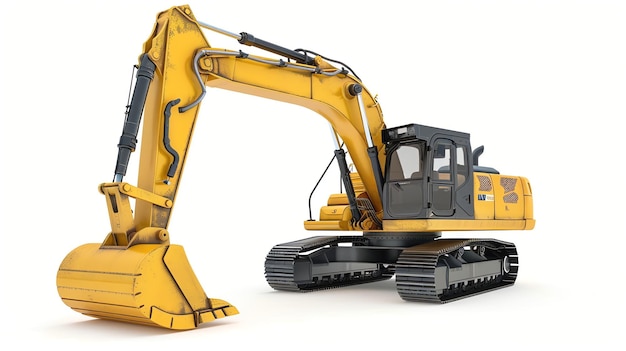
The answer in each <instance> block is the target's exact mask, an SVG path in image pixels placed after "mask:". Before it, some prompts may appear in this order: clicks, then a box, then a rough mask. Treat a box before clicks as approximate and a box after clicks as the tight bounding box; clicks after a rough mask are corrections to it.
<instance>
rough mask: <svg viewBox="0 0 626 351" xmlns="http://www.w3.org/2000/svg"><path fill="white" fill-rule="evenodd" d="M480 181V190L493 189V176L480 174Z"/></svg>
mask: <svg viewBox="0 0 626 351" xmlns="http://www.w3.org/2000/svg"><path fill="white" fill-rule="evenodd" d="M478 183H479V184H480V185H479V187H478V190H480V191H491V178H490V177H487V176H478Z"/></svg>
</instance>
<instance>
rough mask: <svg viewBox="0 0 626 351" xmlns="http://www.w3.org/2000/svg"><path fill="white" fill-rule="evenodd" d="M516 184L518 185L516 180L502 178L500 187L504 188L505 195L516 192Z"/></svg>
mask: <svg viewBox="0 0 626 351" xmlns="http://www.w3.org/2000/svg"><path fill="white" fill-rule="evenodd" d="M515 184H517V179H516V178H506V177H502V178H500V185H502V187H503V188H504V192H505V193H508V192H510V191H513V190H515Z"/></svg>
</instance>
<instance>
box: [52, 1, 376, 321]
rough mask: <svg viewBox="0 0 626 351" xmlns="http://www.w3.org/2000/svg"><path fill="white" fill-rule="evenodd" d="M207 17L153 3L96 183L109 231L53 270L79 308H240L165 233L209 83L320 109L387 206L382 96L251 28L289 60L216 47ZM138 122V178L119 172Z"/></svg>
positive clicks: (244, 38) (211, 311) (198, 313)
mask: <svg viewBox="0 0 626 351" xmlns="http://www.w3.org/2000/svg"><path fill="white" fill-rule="evenodd" d="M202 26H205V27H207V25H204V24H201V23H199V22H198V21H197V20H196V19H195V18H194V15H193V14H192V12H191V10H190V8H189V7H188V6H177V7H172V8H170V9H169V10H167V11H164V12H162V13H160V14H158V16H157V20H156V23H155V25H154V28H153V31H152V33H151V35H150V37H149V38H148V40H146V42H145V43H144V46H143V52H142V53H141V55H140V56H139V63H138V65H137V74H136V81H135V85H134V91H133V97H132V100H131V103H130V105H129V106H128V110H127V113H126V118H125V121H124V127H123V131H122V135H121V137H120V141H119V143H118V149H119V151H118V158H117V162H116V166H115V173H114V176H113V181H112V182H109V183H103V184H101V185H100V187H99V190H100V192H101V193H102V194H104V195H105V198H106V202H107V206H108V212H109V218H110V222H111V231H110V232H109V234H108V235H107V236H106V238H105V240H104V241H103V242H102V243H101V244H86V245H83V246H81V247H79V248H77V249H75V250H74V251H72V252H71V253H70V254H68V255H67V257H66V258H65V260H64V261H63V262H62V263H61V266H60V268H59V272H58V275H57V289H58V292H59V295H60V296H61V298H62V300H63V301H64V303H65V304H67V305H68V306H70V307H71V308H73V309H74V310H76V311H78V312H81V313H83V314H86V315H89V316H92V317H97V318H105V319H114V320H121V321H126V322H132V323H139V324H148V325H157V326H161V327H166V328H170V329H190V328H195V327H196V326H198V325H199V324H200V323H203V322H208V321H211V320H214V319H217V318H221V317H225V316H229V315H234V314H237V313H238V311H237V309H236V308H235V307H234V306H232V305H230V304H229V303H227V302H225V301H223V300H220V299H209V298H207V297H206V295H205V293H204V291H203V290H202V287H201V285H200V283H199V281H198V279H197V278H196V277H195V275H194V273H193V271H192V269H191V266H190V265H189V263H188V260H187V258H186V256H185V253H184V250H183V248H182V247H181V246H177V245H172V244H170V241H169V232H168V231H167V227H168V223H169V220H170V216H171V212H172V209H173V206H174V203H175V198H176V193H177V190H178V186H179V184H180V181H181V176H182V173H183V168H184V165H185V160H186V157H187V153H188V150H189V145H190V142H191V138H192V134H193V130H194V125H195V122H196V118H197V116H198V110H199V107H200V103H201V102H202V100H203V98H204V96H205V93H206V88H207V87H216V88H221V89H227V90H232V91H236V92H241V93H245V94H251V95H256V96H260V97H265V98H269V99H273V100H277V101H283V102H287V103H292V104H297V105H300V106H304V107H307V108H309V109H311V110H313V111H315V112H317V113H319V114H320V115H321V116H323V117H324V118H326V119H327V120H328V122H329V123H330V125H331V126H332V128H333V131H334V133H335V137H336V138H338V139H337V141H338V142H337V145H339V141H342V142H343V143H345V145H346V147H347V148H348V150H349V152H350V156H351V157H352V160H353V162H354V165H355V167H356V169H357V171H358V173H359V174H360V178H361V180H362V182H363V186H364V188H365V191H363V192H362V193H367V197H368V201H369V202H370V204H371V206H372V207H373V208H374V209H375V211H376V212H378V213H380V212H382V205H381V199H380V186H381V185H380V173H381V172H382V168H381V165H384V161H383V158H382V156H381V155H380V154H382V153H381V152H379V151H380V150H381V148H382V143H381V131H382V130H383V129H384V127H385V126H384V122H383V119H382V112H381V110H380V106H379V105H378V104H377V102H376V100H375V98H374V97H373V96H372V95H371V94H370V93H369V92H368V91H367V90H366V89H365V88H364V87H363V86H362V85H361V83H360V81H359V80H358V79H357V78H355V76H353V75H350V74H348V71H347V70H345V69H343V68H336V67H334V66H332V65H331V64H330V63H328V62H326V61H325V60H323V59H322V58H321V57H308V56H307V55H305V54H299V53H297V52H295V51H289V50H287V49H284V48H282V47H279V46H277V45H274V44H271V43H267V42H265V41H262V40H259V39H256V38H254V37H253V36H251V35H249V34H245V33H242V34H241V35H240V36H238V40H239V41H240V42H241V43H243V44H247V45H256V46H263V47H265V48H266V49H267V50H268V51H270V52H273V53H282V54H285V53H286V55H285V57H286V59H287V60H285V59H283V58H279V59H274V58H266V57H258V56H252V55H248V54H245V53H244V52H242V51H232V50H225V49H215V48H212V47H211V46H210V45H209V42H208V41H207V40H206V38H205V36H204V34H203V32H202V28H201V27H202ZM140 126H141V128H142V129H141V144H140V145H141V151H140V164H139V172H138V180H137V185H136V186H134V185H131V184H129V183H127V182H124V177H125V176H126V173H127V169H128V165H129V163H130V158H131V154H132V153H133V152H134V151H135V149H136V147H137V145H138V144H139V141H138V138H139V131H140ZM368 148H369V150H370V151H369V153H368V151H367V150H368ZM337 149H338V150H337V152H336V154H341V152H342V151H343V150H342V149H341V148H340V147H339V146H337ZM372 155H374V156H373V157H372ZM344 163H345V159H344ZM372 165H374V167H372ZM344 168H346V169H347V166H344ZM377 174H378V175H377ZM377 177H378V183H377V180H376V179H377ZM346 178H347V179H346V181H349V180H348V179H350V178H349V177H347V176H346ZM131 199H134V200H135V206H134V207H135V208H134V211H133V209H132V205H131ZM356 215H358V214H357V212H354V216H356Z"/></svg>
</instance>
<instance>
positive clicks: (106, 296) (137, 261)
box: [57, 244, 238, 330]
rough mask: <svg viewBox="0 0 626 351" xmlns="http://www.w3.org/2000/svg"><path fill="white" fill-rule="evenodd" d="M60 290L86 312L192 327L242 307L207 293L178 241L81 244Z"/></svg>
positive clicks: (61, 276) (63, 272) (67, 263)
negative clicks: (124, 245)
mask: <svg viewBox="0 0 626 351" xmlns="http://www.w3.org/2000/svg"><path fill="white" fill-rule="evenodd" d="M57 290H58V292H59V295H60V296H61V299H62V300H63V302H64V303H65V304H66V305H67V306H69V307H71V308H72V309H74V310H75V311H77V312H80V313H83V314H85V315H88V316H91V317H95V318H102V319H110V320H117V321H123V322H130V323H135V324H144V325H153V326H159V327H164V328H168V329H176V330H186V329H193V328H196V327H197V326H198V325H199V324H201V323H205V322H210V321H213V320H215V319H218V318H222V317H226V316H232V315H235V314H237V313H238V311H237V309H236V308H235V307H234V306H232V305H230V304H229V303H228V302H225V301H223V300H218V299H210V298H207V296H206V294H205V293H204V290H203V289H202V287H201V285H200V282H199V281H198V279H197V278H196V276H195V274H194V272H193V270H192V269H191V266H190V264H189V261H188V260H187V256H186V255H185V251H184V250H183V248H182V247H181V246H178V245H162V244H138V245H134V246H131V247H129V248H126V249H120V248H109V247H106V246H105V245H100V244H86V245H83V246H80V247H78V248H76V249H75V250H73V251H72V252H70V253H69V254H68V255H67V256H66V257H65V259H64V260H63V261H62V263H61V266H60V268H59V271H58V274H57Z"/></svg>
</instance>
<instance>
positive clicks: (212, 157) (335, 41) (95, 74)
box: [0, 0, 626, 350]
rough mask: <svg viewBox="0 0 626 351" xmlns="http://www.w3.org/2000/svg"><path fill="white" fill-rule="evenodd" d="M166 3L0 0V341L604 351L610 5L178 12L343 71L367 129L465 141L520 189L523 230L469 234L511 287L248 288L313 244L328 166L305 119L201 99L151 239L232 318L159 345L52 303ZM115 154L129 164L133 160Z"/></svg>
mask: <svg viewBox="0 0 626 351" xmlns="http://www.w3.org/2000/svg"><path fill="white" fill-rule="evenodd" d="M182 4H183V3H180V4H177V3H171V2H166V1H143V2H131V1H117V0H115V1H106V2H105V1H101V2H91V1H89V2H88V1H82V2H79V1H75V2H71V1H23V2H18V1H12V2H9V3H7V4H4V5H3V9H2V11H1V12H0V26H1V30H0V36H1V37H0V38H1V42H0V43H1V47H2V49H1V52H2V53H1V54H0V62H1V65H0V70H1V76H0V82H1V83H0V84H1V87H2V94H1V95H0V99H1V103H0V107H1V109H2V113H1V121H2V125H1V127H0V131H1V133H2V134H1V139H0V142H1V143H2V145H1V148H0V150H1V152H2V157H1V162H2V167H1V168H0V169H1V171H2V172H1V177H2V179H1V180H2V183H1V184H2V194H3V196H2V200H3V206H2V207H3V210H2V212H1V213H2V215H1V216H2V221H1V224H2V227H1V228H2V244H1V247H2V249H1V250H2V251H1V252H2V253H1V254H0V260H1V264H2V265H1V267H2V268H1V269H2V277H1V289H0V294H1V296H0V298H1V299H0V301H1V303H2V306H3V307H2V309H3V311H2V315H3V322H2V323H3V325H2V329H0V335H1V338H2V340H3V343H4V344H5V345H28V346H45V347H51V348H57V347H63V348H64V349H66V350H70V349H81V350H85V349H92V350H97V349H103V350H111V349H113V348H121V349H129V348H131V347H132V348H147V349H156V350H159V349H173V348H183V347H184V348H199V349H217V348H226V347H228V348H231V347H232V348H233V349H242V348H249V347H253V348H257V347H261V348H263V349H276V350H287V349H315V350H318V349H341V348H343V349H344V350H352V349H356V348H360V349H366V350H369V349H381V348H384V349H394V348H395V349H400V348H401V347H403V348H411V349H423V350H426V349H427V347H428V348H431V349H432V347H438V348H452V349H455V348H459V349H477V350H479V349H480V350H482V349H507V350H512V349H513V350H515V349H526V348H528V347H535V346H537V347H544V346H547V345H548V346H562V347H573V346H583V347H587V348H588V347H591V346H594V347H597V346H612V348H613V345H615V346H617V345H620V344H621V345H622V346H623V343H624V341H626V339H625V338H624V335H623V332H624V330H625V329H626V328H625V326H626V323H625V317H624V314H625V313H626V310H625V308H624V302H623V298H624V284H623V283H624V278H625V277H626V275H625V274H624V257H623V254H624V249H625V248H624V239H623V235H624V234H625V233H624V224H623V223H624V222H623V218H624V198H623V195H624V191H623V189H624V183H623V180H624V176H623V174H622V172H623V170H624V168H623V163H624V161H625V160H624V155H623V149H624V148H623V145H622V144H621V143H620V142H619V141H620V140H621V138H622V137H623V135H624V132H625V131H626V129H625V128H624V122H623V118H624V117H625V116H624V114H625V112H626V109H625V105H624V101H625V100H624V97H625V96H626V95H625V94H626V89H625V83H626V72H625V68H624V67H625V64H626V44H625V43H626V30H625V24H624V23H625V20H626V6H625V5H624V3H623V2H620V1H599V0H596V1H583V0H579V1H556V0H544V1H504V0H502V1H444V0H441V1H410V2H409V1H406V2H405V1H403V2H400V1H384V2H383V1H364V0H359V1H327V0H319V1H314V2H284V1H247V0H246V1H236V2H226V1H209V0H206V1H189V2H188V4H190V5H191V8H192V10H193V12H194V14H195V15H196V17H197V18H198V19H199V20H201V21H203V22H207V23H210V24H213V25H215V26H217V27H221V28H223V29H227V30H229V31H231V32H237V33H238V32H243V31H246V32H250V33H252V34H254V35H255V36H257V37H258V38H262V39H265V40H267V41H270V42H273V43H276V44H279V45H282V46H285V47H288V48H293V49H296V48H306V49H310V50H313V51H317V52H319V53H321V54H323V55H326V56H328V57H330V58H334V59H337V60H340V61H342V62H344V63H346V64H347V65H349V66H350V67H351V68H353V69H354V70H355V71H356V73H357V74H358V75H359V76H360V78H361V79H362V80H363V82H364V84H365V85H366V87H367V88H368V89H369V90H370V91H371V92H373V93H374V94H378V98H379V101H380V103H381V104H382V108H383V111H384V113H385V120H386V122H387V125H389V126H396V125H401V124H406V123H413V122H415V123H422V124H427V125H433V126H438V127H444V128H449V129H457V130H461V131H465V132H469V133H470V134H471V135H472V143H473V146H474V147H476V146H479V145H485V153H484V155H483V157H482V159H481V163H482V165H485V166H491V167H495V168H497V169H498V170H499V171H500V172H501V173H504V174H511V175H524V176H526V177H528V178H529V179H530V181H531V184H532V186H533V191H534V197H535V217H536V219H537V226H536V229H535V230H533V231H524V232H487V233H474V234H475V235H478V236H480V237H495V238H499V239H502V240H507V241H512V242H514V243H516V244H517V246H518V251H519V254H520V261H521V268H520V275H519V277H518V280H517V283H516V284H515V286H513V287H511V288H507V289H503V290H499V291H496V292H492V293H489V294H484V295H480V296H476V297H473V298H471V299H466V300H461V301H456V302H453V303H450V304H445V305H431V304H422V303H408V302H404V301H402V300H401V299H400V298H399V296H398V295H397V293H396V291H395V281H394V280H393V279H392V280H389V281H386V282H381V283H376V284H370V285H364V286H359V287H350V288H345V289H336V290H330V291H324V292H318V293H310V294H297V293H296V294H293V293H284V292H276V291H272V290H271V289H270V288H269V286H268V285H267V284H266V282H265V278H264V276H263V262H264V257H265V254H266V253H267V252H268V251H269V249H270V248H271V247H272V246H273V245H275V244H278V243H282V242H286V241H291V240H296V239H300V238H304V237H308V236H311V235H313V234H316V233H310V232H306V231H305V230H304V229H303V227H302V221H304V220H306V219H307V218H308V208H307V201H308V196H309V193H310V191H311V189H312V187H313V185H314V184H315V181H316V180H317V177H318V176H319V175H320V174H321V172H322V170H323V169H324V167H325V166H326V164H327V162H328V161H329V160H330V158H331V157H332V149H333V144H332V142H331V139H330V133H329V132H328V127H327V125H326V122H325V121H324V120H323V119H322V118H318V116H317V115H314V114H312V112H310V111H308V110H304V109H302V108H300V107H298V106H290V105H286V104H282V103H278V102H273V101H268V100H263V99H260V98H255V97H250V96H245V95H241V94H236V93H231V92H225V91H218V90H216V89H211V90H209V92H208V94H207V98H206V99H205V100H204V102H203V105H202V107H201V109H200V110H201V111H200V112H201V115H200V118H199V120H198V123H197V128H196V132H195V134H194V141H193V145H192V149H191V152H190V155H189V158H188V161H187V165H186V168H185V175H184V177H183V178H184V179H183V183H182V185H181V187H180V192H179V196H178V198H177V203H176V208H175V210H174V213H173V217H172V220H171V223H170V227H169V230H170V233H171V237H172V243H176V244H180V245H183V246H184V247H185V250H186V251H187V255H188V257H189V260H190V262H191V264H192V267H193V268H194V271H195V273H196V275H197V276H198V278H199V279H200V281H201V283H202V284H203V287H204V289H205V291H206V292H207V295H209V297H214V298H221V299H224V300H227V301H229V302H231V303H232V304H234V305H235V306H237V307H238V308H239V310H240V312H241V314H239V315H237V316H234V317H229V318H225V319H222V320H219V321H216V322H212V323H208V324H205V325H203V326H202V327H201V328H198V329H195V330H192V331H186V332H171V331H168V330H161V329H158V328H149V327H142V326H135V325H130V324H124V323H114V322H107V321H102V320H94V319H91V318H88V317H85V316H83V315H80V314H78V313H75V312H73V311H71V310H70V309H69V308H68V307H66V306H65V305H64V304H63V303H62V302H61V300H60V298H59V296H58V294H57V292H56V282H55V279H56V271H57V269H58V266H59V264H60V262H61V260H62V259H63V258H64V257H65V255H66V254H67V253H69V252H70V251H71V250H72V249H74V248H75V247H77V246H79V245H81V244H83V243H88V242H101V241H102V240H103V239H104V237H105V235H106V233H107V232H108V229H109V223H108V217H107V212H106V205H105V201H104V199H103V198H102V196H101V195H100V194H99V193H98V191H97V185H98V184H100V183H102V182H108V181H110V180H111V179H112V177H113V170H114V166H115V158H116V155H117V147H116V144H117V142H118V140H119V135H120V133H121V130H122V122H123V118H124V106H125V104H126V99H127V95H128V86H129V83H130V78H131V72H132V65H133V64H135V63H136V61H137V57H138V55H139V53H140V51H141V45H142V44H143V41H144V40H145V39H146V38H147V37H148V35H149V34H150V31H151V29H152V26H153V23H154V19H155V18H156V14H157V12H159V11H161V10H165V9H167V8H169V7H171V6H174V5H182ZM409 4H410V5H409ZM207 37H208V40H209V42H211V43H212V45H213V46H217V47H224V46H225V47H227V48H231V49H243V50H244V51H249V52H253V51H252V50H251V49H250V48H249V47H241V46H240V45H239V44H238V43H237V42H236V41H235V40H234V39H229V38H223V37H220V36H217V37H216V35H214V34H213V33H211V32H208V33H207ZM213 38H216V39H215V40H214V39H213ZM134 155H135V156H134V158H133V159H132V162H133V163H132V164H131V167H132V166H133V165H134V166H136V165H137V163H138V153H136V154H134ZM334 168H335V167H333V169H334ZM334 179H336V178H333V180H332V181H329V182H328V183H329V184H326V185H323V188H325V189H326V188H328V189H330V190H327V191H326V192H323V191H322V192H321V193H319V195H316V197H314V198H313V202H314V205H315V207H314V209H313V216H314V217H316V216H317V211H318V209H319V205H321V203H322V202H323V201H324V200H325V199H326V196H327V194H328V193H329V192H331V191H336V190H338V189H337V188H338V185H337V184H338V181H335V180H334ZM126 180H128V181H130V182H134V180H133V179H132V178H127V179H126ZM331 188H332V189H331ZM455 235H457V233H448V234H446V235H445V236H446V237H454V236H455ZM19 348H20V349H21V348H23V347H21V346H20V347H19ZM597 349H600V348H597Z"/></svg>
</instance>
